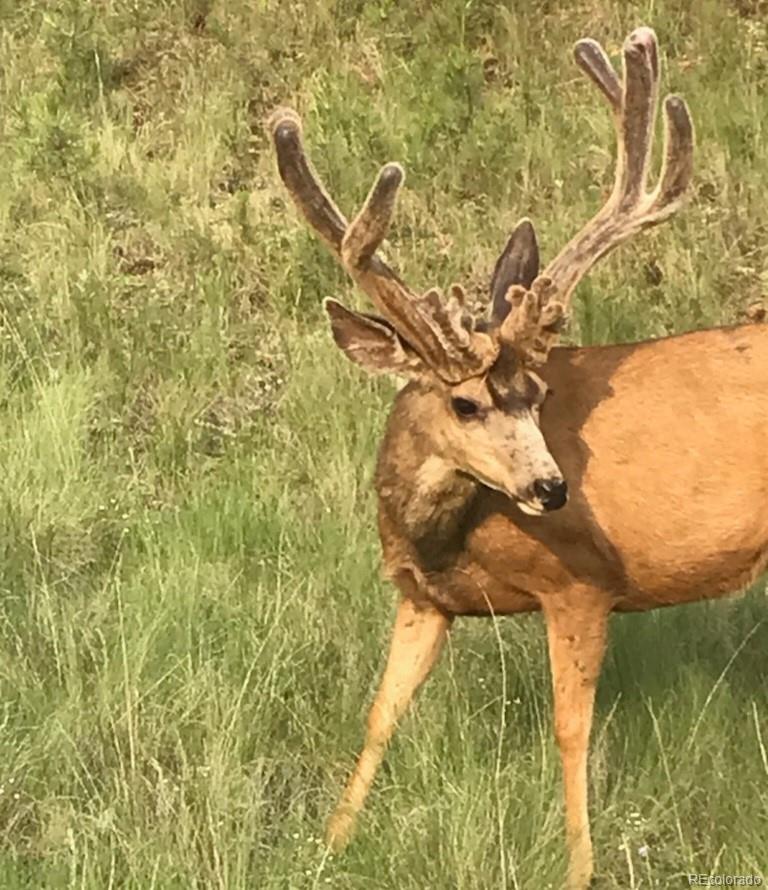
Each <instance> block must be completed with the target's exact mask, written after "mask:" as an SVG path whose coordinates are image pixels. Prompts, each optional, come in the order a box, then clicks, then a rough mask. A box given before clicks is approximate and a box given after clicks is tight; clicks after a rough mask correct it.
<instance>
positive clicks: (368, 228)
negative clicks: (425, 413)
mask: <svg viewBox="0 0 768 890" xmlns="http://www.w3.org/2000/svg"><path fill="white" fill-rule="evenodd" d="M269 126H270V129H271V131H272V138H273V140H274V143H275V148H276V151H277V159H278V169H279V171H280V176H281V177H282V180H283V182H284V183H285V185H286V187H287V188H288V191H289V192H290V194H291V197H292V198H293V200H294V203H295V204H296V206H297V207H298V208H299V210H300V211H301V213H302V214H303V215H304V217H305V218H306V220H307V222H309V224H310V225H311V226H312V228H314V229H315V231H316V232H317V233H318V234H319V235H320V237H321V238H322V239H323V240H324V241H325V243H326V244H327V245H328V246H329V247H330V248H331V251H332V252H333V253H334V254H335V255H336V257H337V258H338V259H339V261H340V262H341V264H342V266H343V267H344V268H345V269H346V271H347V272H348V273H349V275H350V276H351V277H352V278H353V280H354V281H355V282H356V284H357V285H358V286H359V287H360V289H361V290H362V291H363V292H364V293H365V294H367V295H368V297H369V298H370V299H371V301H372V302H373V303H374V305H375V306H376V307H377V308H378V309H379V311H380V312H382V313H383V315H384V316H385V317H386V319H387V320H388V321H390V322H391V323H392V325H393V326H394V328H395V330H396V331H397V333H398V334H399V335H400V336H401V337H403V339H405V340H406V341H407V342H408V343H409V344H410V345H411V346H412V347H413V349H415V350H416V351H417V352H418V353H419V354H420V355H421V357H422V358H423V359H424V361H425V362H426V364H428V365H429V366H430V367H431V368H432V369H433V370H434V372H435V373H436V374H437V375H438V376H439V377H441V378H442V379H443V380H445V381H446V382H448V383H458V382H460V381H462V380H466V379H468V378H470V377H474V376H477V375H479V374H482V373H483V372H484V371H486V370H487V369H488V368H489V367H490V366H491V365H492V364H493V362H494V361H495V360H496V356H497V355H498V350H499V346H498V343H497V341H496V339H495V338H493V337H491V336H489V335H488V334H485V333H482V332H477V331H473V330H471V326H467V325H466V324H464V321H463V313H462V312H461V311H459V310H460V307H459V306H458V303H457V301H456V300H451V301H449V302H448V303H445V302H443V300H442V299H441V298H440V295H439V294H438V293H437V292H436V291H435V290H434V289H433V290H430V291H428V292H427V293H426V294H425V295H424V296H423V297H421V296H417V295H416V294H415V293H413V292H412V291H411V290H410V289H409V288H408V287H407V286H406V285H405V284H404V283H403V282H402V281H401V280H400V278H398V276H397V275H396V274H395V273H394V272H393V271H392V270H391V269H390V268H389V266H388V265H387V264H386V263H385V262H384V261H383V260H382V259H381V258H380V257H378V256H376V250H377V249H378V247H379V246H380V244H381V242H382V241H383V240H384V237H385V236H386V233H387V231H388V229H389V224H390V221H391V219H392V214H393V212H394V208H395V202H396V199H397V192H398V190H399V188H400V186H401V184H402V182H403V178H404V175H405V174H404V171H403V168H402V167H401V166H400V165H399V164H394V163H390V164H387V165H385V166H384V167H383V168H382V169H381V171H380V172H379V175H378V177H377V179H376V182H375V183H374V186H373V188H372V189H371V191H370V193H369V195H368V198H367V199H366V201H365V204H364V205H363V208H362V210H361V211H360V213H358V215H357V216H356V217H355V219H354V220H353V221H352V223H351V224H348V223H347V221H346V219H345V218H344V216H343V215H342V213H341V212H340V211H339V209H338V208H337V207H336V205H335V204H334V202H333V201H332V200H331V198H330V197H329V195H328V193H327V192H326V190H325V188H324V187H323V185H322V183H321V182H320V179H319V178H318V176H317V175H316V173H315V172H314V170H313V169H312V166H311V164H310V163H309V160H308V158H307V156H306V153H305V152H304V147H303V144H302V139H301V120H300V118H299V116H298V115H297V114H296V112H295V111H293V110H292V109H285V108H280V109H277V111H275V112H274V113H273V115H272V117H271V118H270V122H269Z"/></svg>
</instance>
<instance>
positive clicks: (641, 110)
mask: <svg viewBox="0 0 768 890" xmlns="http://www.w3.org/2000/svg"><path fill="white" fill-rule="evenodd" d="M574 55H575V58H576V62H577V64H578V65H579V67H580V68H581V69H582V70H583V71H584V72H585V73H586V74H587V76H588V77H589V78H590V79H591V80H592V81H593V82H594V83H595V84H596V85H597V86H598V88H599V89H600V91H601V93H602V94H603V96H604V97H605V98H606V99H607V101H608V104H609V105H610V107H611V110H612V111H613V114H614V119H615V123H616V134H617V141H618V152H617V159H616V173H615V180H614V187H613V191H612V193H611V196H610V198H609V199H608V201H607V202H606V204H605V205H604V206H603V208H602V209H601V210H600V211H599V212H598V213H597V214H596V215H595V216H594V217H593V218H592V219H591V220H590V221H589V222H588V223H587V224H586V226H584V228H583V229H582V230H581V231H580V232H579V233H578V234H577V235H576V236H575V237H574V238H573V239H571V241H569V242H568V244H566V246H565V247H564V248H563V249H562V250H561V251H560V253H559V254H558V255H557V256H556V257H555V259H554V260H552V262H551V263H550V264H549V265H548V266H547V268H546V269H545V270H544V272H543V276H544V277H547V278H550V279H552V281H553V282H554V283H555V285H556V286H557V289H558V292H559V300H560V301H561V302H562V303H563V305H565V306H567V303H568V299H569V297H570V294H571V293H572V291H573V289H574V287H575V286H576V285H577V284H578V282H579V281H580V280H581V279H582V278H583V277H584V275H585V274H586V273H587V272H588V271H589V269H590V268H591V267H592V266H593V265H594V264H595V263H596V262H597V260H599V259H600V257H602V256H604V255H605V254H606V253H608V252H609V251H611V250H613V248H614V247H616V246H617V245H618V244H620V243H621V242H622V241H624V240H626V239H627V238H629V237H630V236H631V235H633V234H635V233H636V232H638V231H640V230H641V229H644V228H647V227H648V226H652V225H655V224H657V223H659V222H662V221H663V220H664V219H666V218H667V217H669V216H671V214H672V213H674V211H675V210H676V209H677V208H678V207H679V206H680V203H681V201H682V197H683V194H684V192H685V190H686V188H687V187H688V184H689V183H690V180H691V176H692V172H693V125H692V123H691V118H690V115H689V113H688V109H687V107H686V105H685V102H684V101H683V100H682V99H680V98H679V97H677V96H668V97H667V99H666V100H665V103H664V116H665V119H666V137H665V141H666V149H665V160H664V168H663V170H662V173H661V176H660V177H659V183H658V185H657V187H656V188H655V189H654V190H653V191H652V192H650V193H648V192H646V190H645V189H646V180H647V177H648V166H649V160H650V155H651V146H652V140H653V125H654V118H655V113H656V107H657V105H658V82H659V58H658V48H657V43H656V35H655V34H654V32H653V31H652V30H651V29H650V28H645V27H643V28H637V29H636V30H635V31H633V32H632V34H630V35H629V37H628V38H627V39H626V41H625V43H624V77H623V85H622V84H620V82H619V78H618V77H617V75H616V72H615V71H614V70H613V67H612V65H611V63H610V62H609V60H608V57H607V56H606V54H605V52H604V51H603V49H602V47H601V46H600V44H598V43H597V42H596V41H594V40H580V41H579V42H578V43H577V44H576V47H575V49H574Z"/></svg>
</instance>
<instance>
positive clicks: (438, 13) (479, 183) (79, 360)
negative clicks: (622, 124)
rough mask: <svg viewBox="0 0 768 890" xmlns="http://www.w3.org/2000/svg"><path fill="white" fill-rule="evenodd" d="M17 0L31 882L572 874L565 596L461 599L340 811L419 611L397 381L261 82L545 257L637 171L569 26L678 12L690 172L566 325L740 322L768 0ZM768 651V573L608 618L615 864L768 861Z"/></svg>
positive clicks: (6, 321)
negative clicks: (391, 629)
mask: <svg viewBox="0 0 768 890" xmlns="http://www.w3.org/2000/svg"><path fill="white" fill-rule="evenodd" d="M0 19H1V21H2V53H1V54H0V85H1V86H0V89H1V90H2V115H1V116H0V126H1V127H2V138H0V169H2V186H1V187H0V313H1V314H0V429H2V436H0V467H1V468H2V485H0V499H2V503H1V505H0V548H2V559H0V619H1V620H0V692H1V698H0V701H1V702H2V731H1V732H0V886H2V887H4V888H7V890H15V888H22V887H25V888H26V887H29V888H39V887H45V888H60V887H61V888H65V887H66V888H70V887H72V888H75V887H77V888H89V890H90V888H98V890H102V888H112V887H115V888H117V887H121V888H137V890H138V888H141V890H147V888H162V890H166V888H168V890H170V888H261V890H272V888H274V890H277V888H281V890H282V888H290V890H299V888H322V887H325V886H330V887H333V888H334V890H347V888H349V890H352V888H355V890H358V888H359V890H373V888H376V890H378V888H382V890H384V888H387V890H388V888H397V890H423V888H424V887H446V888H457V890H487V888H492V887H493V888H495V887H498V888H505V887H506V888H515V890H525V888H537V890H538V888H544V887H552V888H557V887H559V886H560V883H561V880H562V876H563V873H564V866H565V847H564V837H563V830H562V806H561V799H560V783H559V766H558V760H557V754H556V750H555V747H554V744H553V741H552V731H551V706H550V692H549V677H548V669H547V663H546V651H545V642H544V637H543V631H542V626H541V621H540V619H539V617H537V616H532V617H528V618H522V619H520V620H504V621H500V622H499V623H498V625H497V626H496V627H494V626H493V625H492V624H491V623H490V622H487V621H485V622H473V621H471V620H466V621H463V622H459V623H458V625H457V627H456V629H455V633H454V634H453V642H452V645H451V647H450V650H449V652H448V655H447V657H445V658H444V660H443V662H442V664H441V665H440V666H439V668H438V669H437V670H436V672H435V675H434V677H433V679H432V680H431V681H430V682H429V684H428V686H427V688H426V689H425V690H424V691H423V693H422V695H421V696H420V698H419V701H418V704H417V706H416V708H415V709H414V714H413V716H411V717H409V718H408V719H406V720H405V721H404V724H403V727H402V729H401V731H400V733H399V735H398V736H397V738H396V740H395V743H394V745H393V748H392V750H391V753H390V756H389V758H388V760H387V762H386V766H385V768H384V769H383V772H382V775H381V777H380V779H379V780H378V782H377V785H376V791H375V793H374V795H373V797H372V799H371V802H370V806H369V808H368V810H367V811H366V815H365V817H364V819H363V823H362V826H361V828H362V830H361V832H360V835H359V836H358V839H357V841H356V842H355V843H354V844H353V846H352V847H351V848H350V849H349V851H348V853H346V854H345V855H344V856H342V857H331V856H329V855H328V853H327V852H326V850H325V848H324V845H323V843H322V841H321V832H322V823H323V821H324V819H325V817H326V815H327V813H328V812H329V810H330V808H331V805H332V803H333V801H334V800H335V798H336V795H337V794H338V793H339V791H340V789H341V786H342V782H343V780H344V778H345V775H346V773H347V771H348V769H349V768H350V766H351V764H352V759H353V756H354V754H355V753H356V751H357V749H358V747H359V744H360V741H361V736H362V725H363V714H364V711H365V709H366V706H367V704H368V702H369V701H370V696H371V694H372V690H373V688H374V685H375V683H376V680H377V677H378V674H379V671H380V669H381V666H382V661H383V657H384V650H385V645H386V641H387V636H388V625H389V622H390V619H391V616H392V612H393V602H394V592H393V590H392V589H391V588H390V587H389V586H387V585H385V584H384V583H383V582H382V581H381V580H380V579H379V576H378V567H377V561H378V545H377V538H376V532H375V521H374V520H375V509H374V507H375V505H374V499H373V496H372V490H371V475H372V465H373V461H374V455H375V449H376V443H377V440H378V437H379V434H380V432H381V429H382V425H383V421H384V417H385V413H386V406H387V403H388V402H389V400H390V398H391V395H392V392H393V385H392V384H391V383H390V382H387V381H371V380H369V379H366V378H364V377H363V375H362V374H360V373H359V372H358V371H357V370H356V369H355V368H353V367H352V366H351V365H350V364H349V363H348V362H346V361H345V360H344V359H343V357H342V356H340V355H339V354H338V353H337V352H336V351H335V348H334V346H333V345H332V343H331V339H330V337H329V335H328V330H327V324H326V322H325V320H324V318H323V316H322V311H321V298H322V297H324V296H326V295H328V294H335V295H340V296H341V297H342V298H343V299H344V300H345V301H346V302H347V303H348V304H352V305H362V303H361V302H360V297H359V295H357V294H353V293H352V292H351V290H352V289H351V286H350V284H349V282H348V281H347V280H346V279H345V278H344V276H343V275H342V273H340V272H339V271H338V270H337V268H336V266H335V265H334V263H333V261H332V260H331V259H330V258H329V257H328V256H327V255H326V253H325V252H324V249H323V248H322V246H321V245H319V244H318V242H317V241H316V239H315V238H314V236H312V235H311V234H309V233H308V232H307V231H306V229H305V228H304V226H303V225H302V224H301V223H300V222H299V220H298V219H297V216H296V213H295V212H294V210H293V207H292V206H291V205H290V203H289V201H288V200H287V197H286V194H285V192H284V190H283V188H282V185H281V183H280V182H279V179H278V177H277V175H276V172H275V166H274V158H273V156H272V152H271V149H270V145H269V143H268V140H267V137H266V134H265V132H264V131H263V128H262V122H263V120H264V118H265V117H266V115H267V114H268V112H269V111H270V110H271V109H272V108H273V107H274V106H275V105H278V104H292V105H294V107H297V108H298V109H299V110H300V112H301V113H302V115H303V116H304V118H305V124H306V136H307V141H308V143H309V145H310V148H311V149H312V152H313V155H314V157H315V158H316V159H317V163H318V167H320V169H321V171H322V174H323V176H324V178H325V179H326V181H327V182H328V184H329V187H330V188H331V189H332V191H333V193H334V195H335V196H336V198H337V200H338V201H339V203H340V205H341V206H342V207H343V208H344V209H345V210H346V211H347V212H352V211H353V210H354V209H355V208H356V206H357V205H359V203H360V201H361V200H362V198H363V196H364V195H365V193H366V191H367V188H368V186H369V184H370V182H371V181H372V177H373V176H374V174H375V171H376V170H377V168H378V166H379V165H380V164H381V163H383V162H384V161H386V160H390V159H397V160H401V161H403V162H404V164H405V165H406V167H407V170H408V181H407V183H406V188H405V191H404V195H403V199H402V201H401V204H400V208H399V212H398V216H397V224H396V226H395V229H394V231H393V233H392V236H391V246H390V249H389V255H390V257H391V258H392V259H393V260H394V261H396V263H397V265H398V267H399V268H400V269H401V270H402V272H403V274H404V275H405V277H406V278H407V279H408V280H409V281H412V282H413V283H414V284H415V285H417V286H423V287H426V286H427V285H430V284H439V285H441V286H445V285H447V284H448V283H449V282H450V281H452V280H460V281H463V282H466V283H469V284H470V285H471V286H472V287H474V288H476V290H477V294H478V296H479V295H481V294H482V292H483V289H484V288H485V287H486V285H487V280H488V276H489V273H490V270H491V269H492V267H493V262H494V260H495V257H496V255H497V253H498V251H499V250H500V248H501V246H502V245H503V243H504V241H505V239H506V235H507V233H508V232H509V230H510V228H511V226H512V225H513V224H514V222H515V221H516V219H517V218H518V217H520V216H522V215H524V214H526V215H530V216H532V217H533V218H534V220H535V221H536V223H537V226H538V229H539V233H540V239H541V242H542V245H543V250H544V251H545V256H546V257H549V256H551V255H552V253H553V252H554V251H555V250H556V249H557V247H558V246H559V245H560V244H561V243H562V242H563V240H564V238H566V236H567V235H568V234H569V233H570V232H572V231H573V229H574V228H575V227H576V226H578V225H580V224H581V222H582V221H583V220H585V219H586V218H587V216H588V215H589V214H590V212H591V211H592V210H593V209H594V208H595V207H596V206H597V204H598V201H599V199H600V196H601V195H602V193H603V192H604V191H605V189H606V188H607V187H608V183H609V182H610V175H611V171H610V162H611V156H612V155H611V153H612V131H611V124H610V121H609V118H608V115H607V114H606V111H605V108H604V107H603V106H602V105H601V104H600V103H599V102H598V101H597V97H596V96H595V94H594V91H593V90H592V89H591V88H590V87H589V85H588V84H586V83H585V82H584V81H583V79H582V78H581V77H580V76H579V74H578V71H577V69H576V67H575V66H574V65H573V63H572V60H571V57H570V46H571V45H572V43H573V41H575V40H576V39H577V38H578V37H581V36H585V35H590V36H594V37H595V38H597V39H599V40H601V41H602V42H603V43H604V44H605V45H606V47H607V48H608V49H609V51H610V52H611V53H612V54H613V55H614V57H616V54H617V53H618V51H619V48H620V43H621V40H622V38H623V36H624V35H625V34H626V33H627V32H628V31H629V30H631V28H633V27H634V26H636V25H637V24H640V23H646V24H649V25H651V26H653V27H654V28H655V29H656V30H657V33H658V35H659V38H660V41H661V45H662V47H663V50H664V54H665V60H666V68H665V75H664V83H665V87H666V88H667V89H671V90H675V91H680V92H681V93H683V94H684V95H685V97H686V99H687V100H688V101H689V104H690V106H691V108H692V111H693V114H694V117H695V122H696V126H697V136H698V151H697V178H696V184H695V195H694V198H693V200H692V201H691V203H690V205H689V207H688V208H687V209H686V210H685V211H684V212H683V213H682V214H681V215H680V217H679V218H678V219H677V220H676V221H675V222H674V223H673V224H670V225H668V226H665V227H663V229H662V230H659V231H657V232H653V233H650V234H648V235H646V236H643V237H642V238H640V239H636V241H635V242H634V243H633V244H632V245H630V246H627V247H625V248H624V249H623V250H621V251H620V252H619V253H618V254H617V255H616V257H615V258H613V259H612V260H611V261H609V262H607V263H605V264H604V265H603V266H601V268H600V271H599V272H597V273H596V274H594V275H592V276H591V278H590V280H589V282H587V283H585V285H584V286H582V287H581V288H580V291H579V294H578V297H577V300H576V307H575V314H574V318H573V322H572V325H571V327H570V331H569V336H570V337H571V338H572V339H573V340H574V341H575V342H584V343H596V342H611V341H620V340H628V339H633V338H643V337H655V336H660V335H664V334H667V333H671V332H677V331H683V330H688V329H693V328H697V327H703V326H706V325H710V324H718V323H728V322H731V321H734V320H736V319H737V318H738V316H739V313H740V312H741V311H742V310H744V309H745V307H746V306H747V305H748V304H749V303H750V302H751V301H752V300H754V299H755V298H757V297H760V296H761V295H762V293H763V292H764V289H765V286H766V275H768V273H767V272H766V271H765V270H766V269H768V264H767V263H766V259H767V258H768V239H767V238H766V233H767V231H768V228H767V224H766V221H765V218H766V217H765V201H766V174H765V171H766V169H768V166H767V165H768V148H767V146H768V25H767V24H766V20H767V19H766V7H765V4H764V3H763V2H761V0H738V2H736V0H734V2H726V0H720V2H713V0H645V2H619V0H580V2H577V3H566V2H564V0H563V2H555V0H541V2H539V3H535V4H534V3H531V4H527V3H523V2H515V0H506V2H505V3H491V2H481V0H474V2H473V0H444V2H441V3H431V2H425V0H413V2H410V3H395V2H392V0H372V2H363V0H337V2H333V0H316V2H312V3H301V2H296V0H287V2H283V3H277V2H273V0H227V2H224V0H220V2H213V0H128V2H122V3H117V2H111V0H99V2H89V0H61V2H59V3H56V4H51V3H49V2H46V0H25V2H24V3H15V2H14V0H0ZM712 385H713V386H717V385H718V382H717V381H716V380H713V381H712ZM638 447H639V448H641V447H642V443H638ZM652 521H653V517H649V522H652ZM690 521H691V522H696V517H695V516H691V517H690ZM767 688H768V623H766V591H765V587H764V585H758V586H757V587H756V588H755V589H753V590H752V591H751V592H750V593H749V594H748V595H747V596H746V597H745V598H742V599H738V600H732V601H726V602H720V603H717V604H706V603H705V604H701V605H698V606H694V607H687V608H683V609H679V610H670V611H667V612H663V613H658V614H649V615H645V616H628V617H622V618H617V619H616V620H615V622H614V626H613V639H612V646H611V650H610V654H609V658H608V661H607V665H606V670H605V674H604V678H603V682H602V684H601V688H600V695H599V712H598V718H597V724H596V732H595V737H594V755H593V761H592V763H593V767H592V788H593V807H592V809H593V824H594V834H595V844H596V850H597V852H598V856H599V859H598V871H599V880H598V882H597V886H599V887H604V888H611V887H616V888H627V887H631V888H634V887H637V888H640V887H642V888H650V887H670V886H677V885H678V884H679V885H680V886H683V885H684V883H685V882H684V879H683V876H684V875H686V874H687V873H689V872H692V873H710V872H712V873H744V874H750V873H755V874H763V875H764V876H765V877H766V878H767V879H768V846H767V845H766V838H768V795H766V793H765V789H766V782H768V756H767V755H766V746H767V745H768V698H767V697H766V689H767Z"/></svg>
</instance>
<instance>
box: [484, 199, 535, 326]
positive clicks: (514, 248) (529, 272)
mask: <svg viewBox="0 0 768 890" xmlns="http://www.w3.org/2000/svg"><path fill="white" fill-rule="evenodd" d="M538 274H539V245H538V244H537V243H536V232H535V231H534V228H533V223H531V221H530V220H529V219H528V218H527V217H525V218H523V219H521V220H520V222H519V223H518V224H517V225H516V226H515V230H514V231H513V232H512V234H511V235H510V236H509V241H507V245H506V247H505V248H504V250H502V252H501V256H500V257H499V258H498V260H496V267H495V268H494V270H493V277H492V278H491V317H492V318H493V320H494V321H495V322H496V323H500V322H502V321H504V319H505V318H506V316H507V313H508V312H509V303H507V301H506V299H505V297H506V295H507V291H508V290H509V288H510V287H511V286H512V285H513V284H519V285H521V286H522V287H524V288H525V289H526V290H528V288H530V286H531V285H532V284H533V281H534V279H535V278H536V276H537V275H538Z"/></svg>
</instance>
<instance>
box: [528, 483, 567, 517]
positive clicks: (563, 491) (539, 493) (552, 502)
mask: <svg viewBox="0 0 768 890" xmlns="http://www.w3.org/2000/svg"><path fill="white" fill-rule="evenodd" d="M533 493H534V494H535V495H536V497H537V498H538V499H539V501H540V502H541V506H542V507H543V508H544V509H545V510H559V509H560V507H562V506H563V505H564V504H565V502H566V501H567V500H568V485H567V484H566V482H565V480H564V479H537V480H536V481H535V482H534V483H533Z"/></svg>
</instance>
